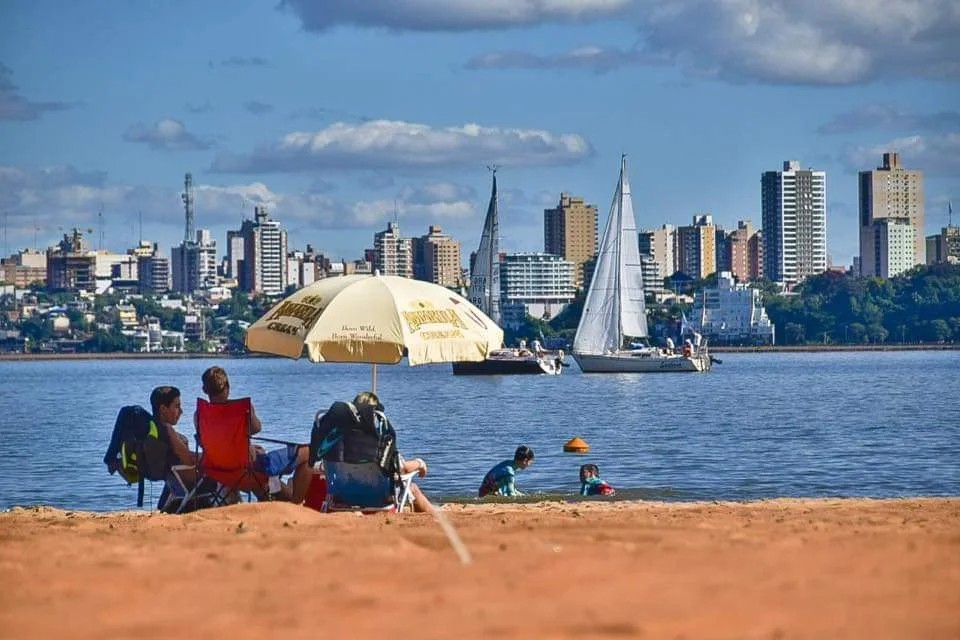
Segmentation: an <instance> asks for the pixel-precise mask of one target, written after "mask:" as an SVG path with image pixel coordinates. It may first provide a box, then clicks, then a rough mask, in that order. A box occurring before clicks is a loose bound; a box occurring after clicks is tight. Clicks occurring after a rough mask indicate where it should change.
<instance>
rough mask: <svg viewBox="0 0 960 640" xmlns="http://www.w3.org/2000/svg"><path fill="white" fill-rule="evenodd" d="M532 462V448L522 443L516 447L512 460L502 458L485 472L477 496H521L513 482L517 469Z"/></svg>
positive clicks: (525, 466)
mask: <svg viewBox="0 0 960 640" xmlns="http://www.w3.org/2000/svg"><path fill="white" fill-rule="evenodd" d="M532 462H533V449H531V448H530V447H527V446H524V445H521V446H519V447H517V450H516V452H514V454H513V460H504V461H503V462H501V463H500V464H498V465H496V466H495V467H494V468H493V469H490V471H488V472H487V475H485V476H484V477H483V482H482V483H481V484H480V490H479V491H478V492H477V497H480V498H482V497H484V496H488V495H491V494H492V495H499V496H507V497H515V496H522V495H523V494H522V493H521V492H520V490H519V489H517V485H516V484H515V483H514V482H515V480H516V477H517V471H521V470H523V469H526V468H527V467H529V466H530V464H531V463H532Z"/></svg>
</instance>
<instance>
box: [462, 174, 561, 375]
mask: <svg viewBox="0 0 960 640" xmlns="http://www.w3.org/2000/svg"><path fill="white" fill-rule="evenodd" d="M490 171H491V172H492V173H493V187H492V189H491V191H490V203H489V204H488V205H487V215H486V217H485V218H484V221H483V233H482V234H481V235H480V246H479V248H478V249H477V253H476V258H474V261H473V268H472V269H471V271H470V289H469V291H468V292H467V299H468V300H470V302H472V303H473V305H474V306H475V307H477V308H478V309H480V310H481V311H483V312H484V313H485V314H487V316H489V317H490V319H491V320H493V321H494V322H496V323H497V324H500V321H501V315H500V211H499V199H498V196H497V169H496V167H491V168H490ZM557 356H558V354H557V353H552V352H545V351H541V350H540V349H534V350H528V349H524V348H520V349H494V350H492V351H491V352H490V353H489V354H488V355H487V358H486V359H485V360H482V361H480V362H454V363H453V373H454V374H456V375H497V374H527V373H529V374H552V375H556V374H559V373H560V371H562V370H563V353H562V352H560V353H559V357H557Z"/></svg>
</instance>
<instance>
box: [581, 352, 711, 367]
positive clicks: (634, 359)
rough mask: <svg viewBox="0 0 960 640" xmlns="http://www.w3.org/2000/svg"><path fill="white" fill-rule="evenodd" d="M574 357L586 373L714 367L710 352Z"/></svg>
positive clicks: (639, 353) (582, 354) (584, 355)
mask: <svg viewBox="0 0 960 640" xmlns="http://www.w3.org/2000/svg"><path fill="white" fill-rule="evenodd" d="M573 358H574V360H576V361H577V364H578V365H579V366H580V370H581V371H583V372H584V373H675V372H701V371H709V370H710V364H711V362H710V356H709V355H707V354H697V355H692V356H683V355H662V354H660V353H658V352H656V351H653V350H642V351H618V352H616V353H605V354H586V353H574V354H573Z"/></svg>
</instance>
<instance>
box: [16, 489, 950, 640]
mask: <svg viewBox="0 0 960 640" xmlns="http://www.w3.org/2000/svg"><path fill="white" fill-rule="evenodd" d="M442 513H443V515H444V517H445V519H446V520H447V521H449V523H450V524H452V526H453V527H454V528H455V529H456V531H457V533H458V534H459V536H460V538H461V539H462V541H463V543H464V544H465V545H466V547H467V549H468V550H469V553H470V556H471V562H470V564H468V565H465V564H462V563H461V562H460V560H459V559H458V556H457V554H456V553H455V552H454V551H453V549H452V547H451V545H450V542H449V541H448V539H447V537H446V536H445V535H444V533H443V530H442V529H441V527H440V526H439V525H438V523H437V522H436V521H435V520H434V518H432V517H430V516H429V515H427V514H402V515H394V514H390V515H386V514H380V515H370V516H359V515H356V514H352V513H339V514H321V513H319V512H316V511H313V510H310V509H306V508H303V507H298V506H295V505H291V504H289V503H244V504H239V505H233V506H229V507H221V508H217V509H207V510H203V511H199V512H195V513H191V514H187V515H183V516H170V515H163V514H159V513H157V512H131V511H120V512H113V513H106V514H103V513H95V512H80V511H64V510H60V509H54V508H51V507H31V508H14V509H11V510H10V511H6V512H2V513H0V539H2V540H3V544H2V545H0V579H2V580H4V581H5V583H7V584H16V585H17V588H16V589H10V590H8V593H7V595H6V597H5V598H3V599H2V600H0V628H2V629H4V631H5V632H6V634H7V635H9V636H10V637H57V636H62V635H63V633H64V628H63V621H64V620H83V621H84V623H83V624H82V625H73V626H71V627H70V629H69V632H68V635H69V636H70V637H73V638H101V637H104V636H105V635H108V634H109V635H115V634H122V635H124V636H130V635H135V636H136V637H142V638H164V637H170V636H172V635H178V634H182V633H183V632H184V630H185V628H189V632H188V635H191V636H197V637H222V636H225V635H229V636H231V638H232V640H246V639H248V638H250V639H253V638H263V637H265V636H268V635H275V634H276V631H277V629H283V635H284V636H286V637H291V638H314V637H316V634H317V633H318V629H322V630H323V633H324V634H330V633H333V634H335V635H336V636H343V637H374V635H382V633H383V632H384V628H385V627H384V625H389V626H390V628H392V629H395V630H407V631H408V632H409V633H407V634H405V635H415V636H417V637H418V638H423V639H432V638H438V639H439V638H490V637H497V638H500V639H501V640H520V639H521V638H523V639H525V638H570V637H584V638H601V637H630V638H634V637H636V638H677V637H686V638H833V639H840V640H842V639H852V638H864V639H866V638H871V639H872V638H878V637H882V638H886V639H899V638H904V639H906V638H920V637H922V638H930V639H933V640H937V639H939V638H945V639H946V638H951V639H952V638H956V637H958V635H960V615H958V614H957V611H960V498H909V499H885V500H872V499H860V498H845V499H830V498H823V499H784V498H780V499H773V500H762V501H753V502H696V503H667V502H644V501H633V502H576V503H554V502H541V503H528V504H503V503H489V504H486V503H481V504H473V505H460V504H446V505H444V507H443V508H442ZM121 603H122V606H121ZM91 612H96V613H95V614H92V613H91ZM172 612H175V614H176V615H173V614H172ZM374 612H377V615H373V614H374ZM185 624H188V625H189V626H188V627H185V626H184V625H185Z"/></svg>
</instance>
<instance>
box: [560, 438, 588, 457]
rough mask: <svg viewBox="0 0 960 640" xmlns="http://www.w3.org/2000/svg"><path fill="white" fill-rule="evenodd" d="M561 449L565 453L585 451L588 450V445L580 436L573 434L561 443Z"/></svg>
mask: <svg viewBox="0 0 960 640" xmlns="http://www.w3.org/2000/svg"><path fill="white" fill-rule="evenodd" d="M563 450H564V451H566V452H567V453H587V452H588V451H590V445H588V444H587V443H586V442H584V441H583V440H581V439H580V438H578V437H576V436H574V437H573V438H570V440H568V441H567V443H566V444H565V445H563Z"/></svg>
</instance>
